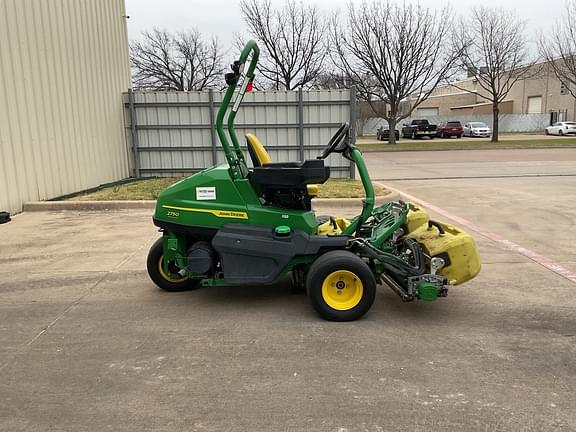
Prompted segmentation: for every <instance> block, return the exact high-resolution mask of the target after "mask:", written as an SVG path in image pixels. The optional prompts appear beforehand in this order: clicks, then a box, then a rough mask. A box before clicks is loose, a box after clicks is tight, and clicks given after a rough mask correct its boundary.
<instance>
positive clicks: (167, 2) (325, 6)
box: [126, 0, 562, 49]
mask: <svg viewBox="0 0 576 432" xmlns="http://www.w3.org/2000/svg"><path fill="white" fill-rule="evenodd" d="M349 1H350V0H308V1H305V2H304V3H315V4H316V5H317V6H318V8H319V9H320V10H321V11H323V12H325V13H331V12H332V11H335V10H338V9H340V10H341V11H342V12H343V13H344V12H345V11H346V8H347V4H348V3H349ZM352 2H353V3H358V4H360V3H361V1H360V0H353V1H352ZM273 3H274V4H278V5H279V6H282V5H283V4H284V3H285V2H284V1H283V0H273ZM420 4H421V5H423V6H426V7H429V8H434V9H441V8H442V7H443V6H445V5H446V4H450V5H451V6H452V8H453V9H454V11H455V12H456V13H457V14H465V13H466V12H467V11H468V10H470V8H471V7H473V6H474V5H478V4H483V5H485V6H489V7H500V6H502V7H504V8H507V9H513V10H515V11H516V13H517V14H518V15H519V16H520V17H521V18H522V19H524V20H526V22H527V33H528V38H529V40H531V41H532V42H535V41H536V40H537V37H538V32H539V31H540V30H548V29H550V27H551V26H552V25H553V23H554V20H555V17H556V16H557V15H556V14H552V13H550V4H549V3H548V2H547V1H544V0H456V1H452V2H449V1H446V0H420ZM554 5H555V8H558V7H560V8H561V5H562V0H561V1H560V2H557V3H554ZM126 13H127V15H129V16H130V19H129V20H128V36H129V38H130V39H136V38H138V37H139V35H140V34H141V32H142V31H144V30H149V29H152V28H153V27H159V28H165V29H167V30H169V31H180V30H185V29H189V28H197V29H198V30H199V31H200V32H201V33H203V34H205V35H207V36H209V35H216V36H217V37H218V38H219V39H220V41H221V42H222V46H223V48H225V49H226V48H227V47H231V45H232V41H233V40H234V33H236V34H241V35H244V34H246V29H245V26H244V23H243V22H242V18H241V15H240V2H239V0H126Z"/></svg>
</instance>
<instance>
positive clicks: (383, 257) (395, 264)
mask: <svg viewBox="0 0 576 432" xmlns="http://www.w3.org/2000/svg"><path fill="white" fill-rule="evenodd" d="M404 244H405V245H406V247H407V248H408V249H409V250H410V252H411V253H412V256H413V257H414V265H411V264H409V263H407V262H405V261H404V260H403V259H402V258H400V257H397V256H396V255H393V254H391V253H388V252H382V251H381V250H378V249H376V248H375V247H374V246H372V245H371V244H370V243H368V242H366V241H361V242H360V248H361V252H363V253H364V254H365V255H366V256H368V257H369V258H372V259H375V260H378V261H380V262H381V263H382V265H383V266H384V267H385V268H387V269H388V270H393V271H395V272H396V273H398V271H399V272H400V273H408V274H410V275H412V276H419V275H421V274H423V273H424V272H425V271H426V267H425V261H424V253H423V252H422V249H421V248H420V245H419V244H418V242H417V241H415V240H413V239H409V238H407V239H404Z"/></svg>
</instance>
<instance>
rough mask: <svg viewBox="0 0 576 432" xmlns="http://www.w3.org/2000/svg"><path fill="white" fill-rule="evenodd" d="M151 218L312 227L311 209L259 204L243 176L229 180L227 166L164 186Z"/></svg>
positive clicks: (184, 222)
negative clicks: (293, 208)
mask: <svg viewBox="0 0 576 432" xmlns="http://www.w3.org/2000/svg"><path fill="white" fill-rule="evenodd" d="M154 219H155V220H156V221H158V222H169V223H172V224H177V225H182V226H194V227H205V228H220V227H222V226H224V225H225V224H228V223H231V222H234V223H240V224H250V225H265V226H270V227H276V226H279V225H288V226H290V227H291V228H292V229H293V230H300V231H303V232H305V233H308V234H312V233H314V232H315V231H316V227H317V222H316V216H315V214H314V212H313V211H300V210H288V209H281V208H278V207H271V206H263V205H262V204H261V203H260V200H259V199H258V197H257V196H256V194H255V192H254V190H253V188H252V186H251V184H250V183H249V181H248V180H246V179H239V180H235V181H232V179H231V178H230V175H229V171H228V166H227V165H220V166H217V167H213V168H209V169H207V170H204V171H202V172H199V173H198V174H195V175H193V176H191V177H188V178H186V179H184V180H181V181H180V182H178V183H175V184H173V185H172V186H170V187H168V188H166V189H165V190H164V191H163V192H162V193H161V194H160V196H159V197H158V201H157V203H156V211H155V214H154Z"/></svg>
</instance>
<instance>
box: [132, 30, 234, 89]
mask: <svg viewBox="0 0 576 432" xmlns="http://www.w3.org/2000/svg"><path fill="white" fill-rule="evenodd" d="M130 61H131V64H132V75H133V76H132V80H133V85H134V87H135V88H139V89H149V90H180V91H191V90H203V89H205V88H209V87H214V86H216V85H217V84H218V82H219V81H220V79H221V76H222V72H223V70H224V69H223V66H222V65H223V63H222V52H221V48H220V45H219V42H218V39H216V38H212V39H210V40H209V41H208V42H205V41H204V40H203V39H202V36H201V35H200V33H199V32H198V30H190V31H186V32H180V33H176V34H171V33H169V32H167V31H166V30H159V29H156V28H155V29H153V30H152V31H147V32H143V33H142V40H134V41H132V42H131V43H130Z"/></svg>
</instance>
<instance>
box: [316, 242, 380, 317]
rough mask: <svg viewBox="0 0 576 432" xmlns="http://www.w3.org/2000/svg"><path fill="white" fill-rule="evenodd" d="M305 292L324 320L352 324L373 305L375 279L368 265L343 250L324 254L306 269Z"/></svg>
mask: <svg viewBox="0 0 576 432" xmlns="http://www.w3.org/2000/svg"><path fill="white" fill-rule="evenodd" d="M306 290H307V292H308V296H309V298H310V303H311V304H312V307H313V308H314V309H315V310H316V312H318V314H320V316H321V317H322V318H324V319H327V320H331V321H352V320H355V319H358V318H360V317H362V316H363V315H364V314H365V313H366V312H368V310H369V309H370V307H371V306H372V303H374V297H375V296H376V279H375V278H374V274H373V273H372V270H370V267H369V266H368V264H366V263H365V262H364V261H363V260H362V259H361V258H360V257H358V256H357V255H355V254H353V253H352V252H349V251H346V250H339V251H331V252H326V253H325V254H323V255H322V256H321V257H320V258H318V259H317V260H316V261H315V262H314V263H313V264H312V266H311V267H310V270H309V271H308V277H307V278H306Z"/></svg>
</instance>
